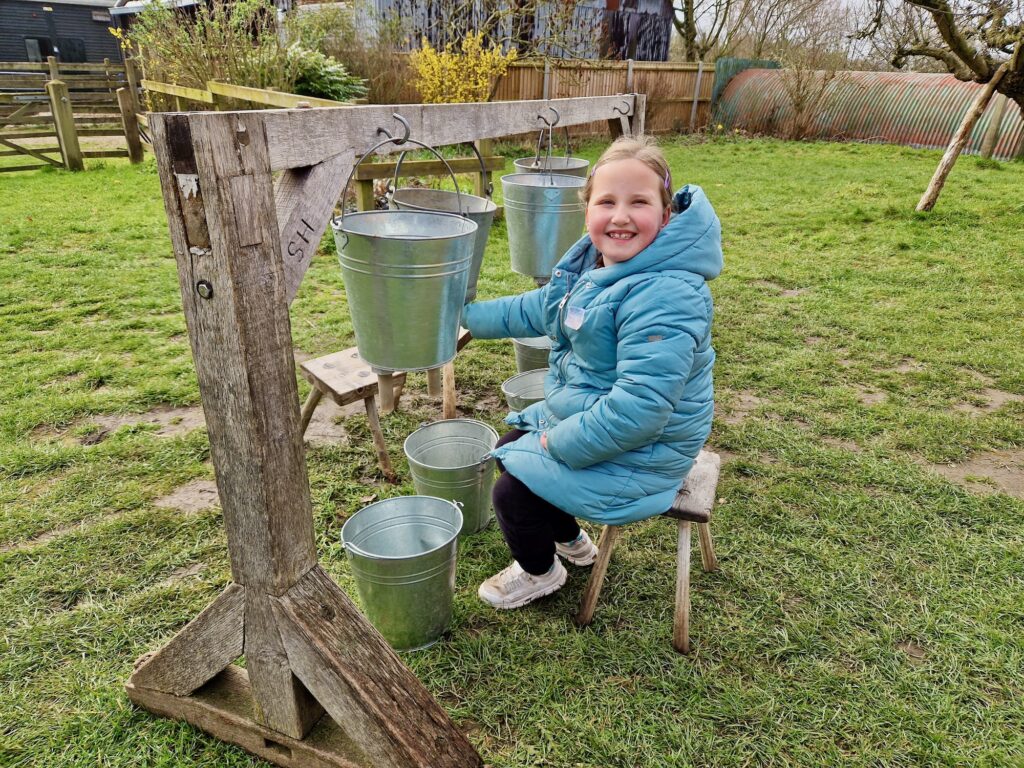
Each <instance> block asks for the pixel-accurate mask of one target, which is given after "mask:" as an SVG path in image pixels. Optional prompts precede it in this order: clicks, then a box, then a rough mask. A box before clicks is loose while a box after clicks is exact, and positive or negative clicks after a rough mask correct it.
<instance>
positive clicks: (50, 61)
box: [46, 56, 60, 80]
mask: <svg viewBox="0 0 1024 768" xmlns="http://www.w3.org/2000/svg"><path fill="white" fill-rule="evenodd" d="M46 65H47V66H48V67H49V68H50V79H51V80H60V62H59V61H57V57H56V56H47V57H46Z"/></svg>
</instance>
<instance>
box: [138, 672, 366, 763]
mask: <svg viewBox="0 0 1024 768" xmlns="http://www.w3.org/2000/svg"><path fill="white" fill-rule="evenodd" d="M125 690H126V691H127V693H128V698H129V699H131V700H132V701H133V702H135V704H137V705H138V706H140V707H143V708H144V709H147V710H149V711H150V712H152V713H154V714H156V715H160V716H162V717H169V718H173V719H175V720H184V721H186V722H188V723H191V724H192V725H194V726H195V727H197V728H200V729H202V730H204V731H206V732H207V733H209V734H211V735H213V736H214V737H216V738H218V739H220V740H222V741H226V742H228V743H229V744H235V745H237V746H239V747H241V748H242V749H244V750H245V751H246V752H249V753H251V754H253V755H256V756H257V757H260V758H262V759H264V760H266V761H267V762H269V763H273V764H274V765H279V766H281V767H282V768H380V766H375V765H372V764H371V763H370V761H369V759H368V758H367V757H366V755H364V754H363V753H362V752H361V751H360V750H359V748H358V747H356V745H355V744H353V743H352V740H351V739H349V738H348V737H347V736H346V735H345V733H344V732H343V731H342V730H341V728H339V727H338V726H337V724H336V723H335V722H334V721H333V720H332V719H331V718H330V717H322V718H320V722H318V723H317V724H316V725H315V726H314V727H313V730H312V731H310V732H309V734H308V735H307V736H306V738H304V739H302V740H301V741H300V740H297V739H292V738H290V737H288V736H285V735H284V734H282V733H278V732H277V731H273V730H271V729H270V728H267V727H266V726H263V725H260V724H259V723H258V722H256V719H255V703H254V701H253V697H252V689H251V687H250V684H249V677H248V674H247V673H246V671H245V670H244V669H241V668H239V667H235V666H229V667H227V668H226V669H225V670H224V671H223V672H221V673H220V674H219V675H217V677H215V678H214V679H213V680H211V681H210V682H209V683H208V684H207V685H205V686H203V687H202V688H201V689H200V690H198V691H196V692H195V694H194V695H192V696H188V697H179V696H174V695H172V694H169V693H161V692H159V691H153V690H150V689H147V688H143V687H139V686H137V685H134V684H133V683H131V682H129V683H128V684H127V685H126V686H125ZM167 757H168V759H170V760H171V761H172V762H173V758H174V756H173V755H167Z"/></svg>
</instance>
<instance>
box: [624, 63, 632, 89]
mask: <svg viewBox="0 0 1024 768" xmlns="http://www.w3.org/2000/svg"><path fill="white" fill-rule="evenodd" d="M632 92H633V60H632V59H627V60H626V93H632Z"/></svg>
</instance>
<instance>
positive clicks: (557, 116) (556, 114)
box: [537, 107, 562, 128]
mask: <svg viewBox="0 0 1024 768" xmlns="http://www.w3.org/2000/svg"><path fill="white" fill-rule="evenodd" d="M545 109H550V110H551V111H552V112H554V113H555V121H554V122H551V121H550V120H548V119H547V118H546V117H544V115H537V119H538V120H541V121H543V123H544V125H546V126H547V127H548V128H554V127H555V126H556V125H558V121H559V120H561V119H562V116H561V115H560V114H558V110H557V109H555V108H554V107H545Z"/></svg>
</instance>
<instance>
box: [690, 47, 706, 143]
mask: <svg viewBox="0 0 1024 768" xmlns="http://www.w3.org/2000/svg"><path fill="white" fill-rule="evenodd" d="M703 74H704V60H703V59H701V60H700V61H698V62H697V82H695V83H694V85H693V103H692V104H691V105H690V133H693V132H694V131H695V130H697V105H698V104H699V103H700V80H701V76H702V75H703Z"/></svg>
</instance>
